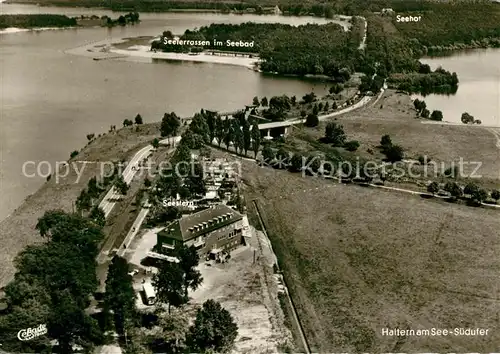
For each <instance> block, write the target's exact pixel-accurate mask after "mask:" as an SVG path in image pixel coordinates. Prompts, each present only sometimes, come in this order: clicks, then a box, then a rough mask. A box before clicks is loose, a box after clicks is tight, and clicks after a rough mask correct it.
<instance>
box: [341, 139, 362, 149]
mask: <svg viewBox="0 0 500 354" xmlns="http://www.w3.org/2000/svg"><path fill="white" fill-rule="evenodd" d="M344 148H345V149H346V150H347V151H356V150H358V148H359V141H357V140H351V141H347V142H346V143H345V144H344Z"/></svg>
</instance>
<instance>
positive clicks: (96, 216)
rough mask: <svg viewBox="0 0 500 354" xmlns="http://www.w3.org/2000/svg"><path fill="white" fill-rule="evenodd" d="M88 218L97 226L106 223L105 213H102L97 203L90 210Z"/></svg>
mask: <svg viewBox="0 0 500 354" xmlns="http://www.w3.org/2000/svg"><path fill="white" fill-rule="evenodd" d="M89 218H91V219H92V220H94V221H95V222H96V224H97V225H99V226H104V225H105V224H106V215H105V214H104V210H102V209H101V208H99V207H98V206H97V205H96V206H95V207H93V208H92V210H91V211H90V214H89Z"/></svg>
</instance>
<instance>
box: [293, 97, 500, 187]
mask: <svg viewBox="0 0 500 354" xmlns="http://www.w3.org/2000/svg"><path fill="white" fill-rule="evenodd" d="M381 107H382V108H381ZM415 117H416V111H415V109H414V108H413V103H412V101H411V99H410V97H409V96H408V95H403V94H398V93H396V92H395V91H393V90H388V91H387V92H386V93H385V94H384V96H383V97H382V98H381V99H380V100H379V101H378V102H377V103H376V104H375V105H373V104H369V105H367V106H366V107H364V108H362V109H359V110H356V111H354V112H351V113H349V114H346V115H343V116H340V117H337V118H336V120H330V121H335V122H337V123H339V124H341V125H342V126H343V127H344V130H345V132H346V135H347V139H348V140H357V141H359V143H360V147H359V149H358V151H356V153H355V155H359V156H362V157H363V158H366V159H370V160H376V161H381V160H382V158H384V155H383V154H382V153H380V150H379V148H378V146H379V145H380V138H381V137H382V136H383V135H385V134H389V135H390V136H391V138H392V142H393V144H397V145H401V146H402V147H403V148H404V150H405V158H407V159H417V158H418V156H419V155H427V156H428V157H430V158H431V159H432V160H434V161H436V162H438V163H441V162H443V163H444V164H445V165H446V166H450V164H451V163H452V162H455V163H458V162H459V161H460V159H461V158H462V159H463V161H466V162H481V167H480V169H479V170H478V171H477V174H480V175H481V176H482V182H481V183H482V184H483V185H485V187H491V188H493V187H494V186H495V184H496V186H497V188H498V185H499V181H498V180H499V179H500V150H499V147H498V146H497V144H498V137H497V136H495V134H494V132H495V130H496V131H500V128H483V127H480V126H465V125H446V124H423V123H422V119H416V118H415ZM445 119H446V117H445ZM328 122H329V121H322V122H321V123H320V125H319V126H318V127H316V128H297V129H295V133H294V134H292V136H291V138H290V139H289V140H290V141H291V142H293V144H295V145H296V147H297V148H298V149H299V150H304V151H308V150H309V151H310V150H318V148H321V145H324V146H323V147H324V148H326V149H328V145H325V144H318V143H317V142H318V139H320V138H321V137H323V136H324V134H325V126H326V124H327V123H328ZM311 141H312V142H313V144H312V145H311V144H310V142H311ZM330 149H331V148H330ZM336 149H337V150H339V151H340V152H342V153H345V151H344V149H341V148H336ZM368 150H371V151H372V152H373V153H369V152H368ZM348 154H349V153H348ZM474 168H475V165H474V164H469V165H464V172H465V174H466V175H470V174H471V173H472V171H473V169H474ZM429 179H430V178H429Z"/></svg>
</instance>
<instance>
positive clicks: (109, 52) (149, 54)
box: [65, 40, 259, 70]
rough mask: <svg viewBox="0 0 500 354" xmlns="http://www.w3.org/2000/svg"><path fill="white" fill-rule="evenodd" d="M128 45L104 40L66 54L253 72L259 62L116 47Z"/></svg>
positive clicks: (208, 55)
mask: <svg viewBox="0 0 500 354" xmlns="http://www.w3.org/2000/svg"><path fill="white" fill-rule="evenodd" d="M123 43H126V40H122V41H114V42H113V43H110V42H109V41H108V40H103V41H99V42H95V43H91V44H88V45H84V46H81V47H77V48H72V49H69V50H66V51H65V52H66V53H68V54H73V55H81V56H87V57H89V56H90V57H93V58H95V59H98V60H102V59H123V58H129V57H130V58H134V57H135V58H149V59H163V60H180V61H190V62H198V63H213V64H225V65H236V66H243V67H246V68H249V69H252V70H255V69H256V65H257V64H258V62H259V59H258V58H243V57H225V56H217V55H210V54H206V53H200V54H196V55H190V54H186V53H163V52H154V51H150V46H149V45H132V46H130V47H126V49H123V46H120V47H121V48H117V47H115V45H117V44H123Z"/></svg>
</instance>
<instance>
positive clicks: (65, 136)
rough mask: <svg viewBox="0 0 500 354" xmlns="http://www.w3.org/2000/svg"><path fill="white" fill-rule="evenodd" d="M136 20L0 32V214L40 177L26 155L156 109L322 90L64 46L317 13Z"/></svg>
mask: <svg viewBox="0 0 500 354" xmlns="http://www.w3.org/2000/svg"><path fill="white" fill-rule="evenodd" d="M0 13H60V14H66V15H69V16H79V15H81V14H97V15H104V14H107V15H110V16H112V17H117V16H118V13H112V12H111V11H105V10H96V9H74V8H70V9H64V8H39V7H36V6H24V5H5V4H0ZM141 18H142V20H143V21H142V22H141V23H140V24H139V25H136V26H129V27H119V28H118V27H117V28H112V29H107V28H83V29H67V30H55V31H40V32H20V33H11V34H2V35H0V68H1V72H0V99H1V101H0V108H1V109H0V124H1V128H0V195H1V197H2V202H1V203H0V219H3V218H4V217H5V216H7V215H8V214H9V213H10V212H11V211H12V210H13V209H14V208H16V207H17V206H18V205H19V204H20V203H21V202H22V201H23V199H24V198H25V197H26V196H27V195H29V194H31V193H33V192H35V191H36V190H37V189H38V188H39V187H40V185H41V184H42V183H43V182H44V179H43V178H27V177H23V176H22V165H23V163H24V162H26V161H35V162H39V161H43V160H47V161H49V162H51V163H54V162H55V161H63V160H66V159H67V158H68V155H69V153H70V152H71V151H73V150H79V149H80V148H81V147H82V146H83V145H85V143H86V140H87V139H86V137H85V136H86V134H87V133H96V134H98V133H101V132H105V131H107V130H108V128H109V126H110V125H111V124H115V125H117V126H120V125H121V122H122V121H123V119H125V118H129V119H133V117H134V116H135V115H136V114H137V113H140V114H141V115H142V116H143V118H144V120H145V122H152V121H159V120H160V119H161V117H162V116H163V113H164V112H167V111H168V112H170V111H175V112H176V113H177V114H179V115H180V116H188V115H191V114H193V113H194V112H197V111H199V110H200V109H201V108H207V109H216V110H220V111H230V110H234V109H239V108H241V107H243V106H244V105H245V104H249V103H251V101H252V98H253V97H254V96H259V97H263V96H267V97H269V96H272V95H277V94H283V93H286V94H289V95H297V96H299V95H300V97H301V96H302V95H303V94H304V93H307V92H310V91H315V92H317V93H318V94H324V93H325V92H326V89H327V86H326V85H325V84H322V83H320V82H311V81H304V80H298V79H293V78H278V77H274V76H263V75H261V74H259V73H257V72H254V71H252V70H249V69H246V68H242V67H237V66H225V65H220V64H219V65H218V64H205V63H203V64H200V63H184V62H176V63H168V62H155V63H144V62H143V61H141V60H139V61H137V62H134V61H131V60H127V61H113V60H108V61H97V62H96V61H93V60H92V59H90V58H86V57H80V56H74V55H70V54H66V53H65V52H64V51H65V50H67V49H71V48H74V47H77V46H81V45H84V44H88V43H92V42H96V41H102V40H104V39H107V40H110V41H111V40H115V39H120V38H123V37H133V36H140V35H158V34H160V33H161V32H163V31H164V30H171V31H172V32H174V33H182V32H184V31H185V30H186V29H188V28H191V29H192V28H195V27H200V26H205V25H209V24H210V23H214V22H221V23H222V22H224V23H241V22H246V21H250V20H251V21H254V22H277V21H278V20H279V21H280V22H286V23H289V24H292V25H299V24H303V23H306V22H320V23H322V22H325V20H322V19H314V18H312V17H310V18H296V17H278V16H251V15H244V16H237V15H219V14H192V13H189V14H188V13H179V14H173V13H163V14H144V15H143V14H141Z"/></svg>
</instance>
